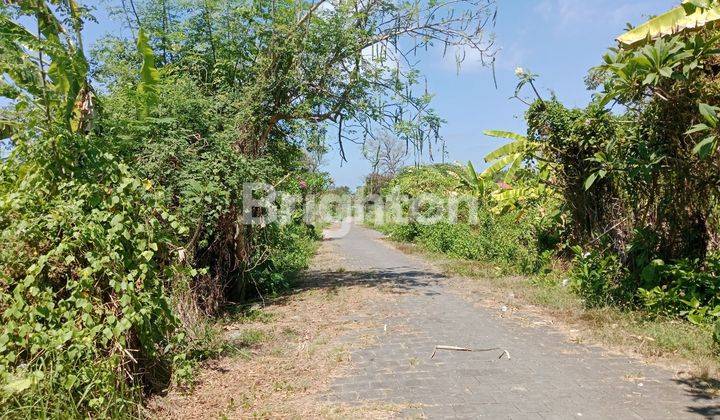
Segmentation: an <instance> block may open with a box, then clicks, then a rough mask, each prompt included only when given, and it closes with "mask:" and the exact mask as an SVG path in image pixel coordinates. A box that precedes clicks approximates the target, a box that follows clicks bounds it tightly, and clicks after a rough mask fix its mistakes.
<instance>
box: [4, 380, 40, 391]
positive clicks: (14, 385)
mask: <svg viewBox="0 0 720 420" xmlns="http://www.w3.org/2000/svg"><path fill="white" fill-rule="evenodd" d="M33 383H34V381H33V378H22V379H17V380H14V381H11V382H9V383H8V384H7V385H5V386H4V387H3V390H4V391H5V392H7V393H9V394H18V393H21V392H23V391H25V390H27V389H29V388H30V387H31V386H33Z"/></svg>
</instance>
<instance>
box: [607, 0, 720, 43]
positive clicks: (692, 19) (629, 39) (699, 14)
mask: <svg viewBox="0 0 720 420" xmlns="http://www.w3.org/2000/svg"><path fill="white" fill-rule="evenodd" d="M685 7H687V9H686V8H685ZM685 7H683V6H678V7H675V8H673V9H671V10H670V11H668V12H666V13H663V14H661V15H659V16H656V17H654V18H652V19H650V20H648V21H647V22H645V23H643V24H642V25H638V26H637V27H636V28H634V29H631V30H629V31H627V32H625V33H624V34H623V35H621V36H619V37H618V38H617V41H618V42H620V43H621V44H624V45H628V46H630V45H635V44H639V43H641V42H643V41H645V40H647V39H656V38H659V37H662V36H665V35H671V34H677V33H679V32H682V31H684V30H688V29H696V28H700V27H703V26H705V25H707V24H708V23H711V22H714V21H716V20H718V19H720V8H719V7H718V6H713V7H712V8H708V9H703V10H701V9H697V8H693V7H692V5H690V6H685ZM691 10H692V13H690V14H688V13H687V12H688V11H691Z"/></svg>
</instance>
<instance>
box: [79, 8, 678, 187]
mask: <svg viewBox="0 0 720 420" xmlns="http://www.w3.org/2000/svg"><path fill="white" fill-rule="evenodd" d="M678 3H679V1H678V0H636V1H627V0H498V4H499V13H498V20H497V26H496V27H495V33H496V44H497V46H498V47H500V48H501V51H500V52H499V53H498V58H497V65H496V75H497V80H498V88H497V89H496V88H495V86H494V84H493V81H492V72H491V71H490V70H488V69H486V68H482V67H481V66H480V65H479V64H478V62H477V60H475V61H473V60H472V58H468V59H467V60H466V62H465V63H464V65H463V67H462V69H461V70H460V73H459V74H458V73H457V69H456V66H455V61H454V58H453V57H448V58H445V59H443V57H442V56H441V54H440V52H438V51H430V52H428V53H426V54H425V57H423V58H424V61H423V63H422V64H421V69H422V71H423V72H424V74H425V75H426V77H427V79H428V84H429V89H430V91H431V92H433V93H434V94H435V97H434V101H433V107H434V108H435V110H436V111H437V112H438V113H439V114H440V115H441V116H442V117H443V118H444V119H445V120H446V121H447V124H446V125H445V126H444V127H443V129H442V134H443V136H444V137H445V139H446V141H447V150H448V152H449V154H448V158H447V160H448V161H449V162H454V161H459V162H462V163H465V162H467V161H468V160H471V161H473V162H474V163H475V164H476V167H484V164H483V163H482V162H483V157H484V156H485V155H486V154H487V153H488V152H489V151H491V150H493V149H495V148H496V147H497V146H498V145H499V144H501V143H499V142H498V140H495V139H492V138H489V137H486V136H484V135H483V134H482V132H483V131H484V130H488V129H497V130H509V131H517V132H524V130H525V124H524V121H523V118H522V116H523V113H524V111H525V108H526V107H525V105H523V104H522V103H521V102H519V101H517V100H510V99H508V98H509V97H510V96H512V95H513V93H514V90H515V85H516V80H517V79H516V77H515V74H514V69H515V68H516V67H517V66H522V67H524V68H527V69H530V70H532V71H533V72H534V73H537V74H539V75H540V79H539V83H538V86H539V87H541V89H542V91H541V92H542V93H543V94H545V95H549V90H552V91H553V92H555V93H556V94H557V96H558V97H559V98H560V100H562V101H563V102H564V103H565V104H566V105H568V106H584V105H586V104H587V102H588V101H589V99H590V95H591V92H588V91H587V90H586V89H585V84H584V78H585V76H586V74H587V71H588V70H589V69H590V68H591V67H593V66H595V65H597V64H599V63H600V60H601V57H602V54H603V53H604V52H605V51H606V49H607V48H608V47H610V46H612V45H613V44H614V41H613V40H614V38H615V37H616V36H617V35H619V34H621V33H622V32H623V30H624V28H625V23H626V22H630V23H633V24H638V23H640V22H643V21H644V20H646V19H647V18H648V16H650V15H654V14H658V13H660V12H663V11H666V10H668V9H670V8H671V7H673V6H675V5H677V4H678ZM103 9H104V8H103V7H102V6H98V10H97V12H96V13H95V15H96V17H97V18H98V21H99V23H98V24H88V25H87V28H86V34H85V36H86V39H87V40H88V41H89V42H90V43H92V42H93V41H94V40H96V39H98V38H99V37H100V36H102V35H103V34H105V33H107V32H109V31H112V32H116V31H118V30H119V25H118V23H116V22H111V21H110V20H109V19H108V17H107V15H106V14H105V12H104V10H103ZM346 148H347V149H348V150H346V152H347V155H348V161H349V162H345V163H342V164H341V162H340V159H339V158H338V155H337V152H330V154H329V155H328V157H327V159H326V160H327V164H326V165H325V170H327V171H328V172H330V174H331V175H332V176H333V178H334V179H335V182H336V184H337V185H348V186H352V187H354V186H357V185H360V184H361V183H362V180H363V177H364V176H365V175H366V174H367V173H368V172H369V171H370V168H369V165H368V164H367V162H365V161H363V159H362V155H361V151H360V150H359V148H358V147H356V146H353V145H346Z"/></svg>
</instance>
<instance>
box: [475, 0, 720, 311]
mask: <svg viewBox="0 0 720 420" xmlns="http://www.w3.org/2000/svg"><path fill="white" fill-rule="evenodd" d="M700 3H702V4H700ZM716 7H717V6H715V5H711V4H709V3H707V2H686V3H685V4H684V5H683V7H680V8H679V9H675V10H673V11H671V12H670V13H669V14H666V15H662V16H660V17H658V18H654V19H652V20H651V21H649V22H648V23H647V24H645V25H641V26H640V27H638V28H637V29H635V30H632V31H630V32H628V34H626V35H625V36H624V37H622V38H621V41H622V44H624V45H623V46H621V47H619V48H613V49H611V51H610V52H609V53H608V54H607V55H606V56H605V57H604V62H603V63H602V64H601V65H600V66H598V67H597V68H595V69H593V70H592V71H591V73H590V76H589V78H588V79H587V80H588V84H589V87H590V88H591V89H595V88H600V92H599V93H598V94H597V95H596V99H595V101H593V103H591V104H590V105H589V106H588V107H586V108H584V109H568V108H566V107H565V106H563V105H562V104H561V103H559V102H558V101H557V100H556V99H555V98H551V99H550V100H543V99H542V98H538V99H537V100H536V101H535V102H534V103H532V104H530V106H529V109H528V111H527V115H526V117H527V123H528V139H525V138H524V137H521V136H512V139H513V140H514V142H511V143H509V144H507V145H505V146H503V147H501V148H500V149H498V150H497V151H496V152H493V153H491V154H490V155H489V156H488V159H489V160H490V161H492V162H496V163H495V164H494V165H492V166H491V169H489V172H490V173H492V172H494V171H496V170H497V169H498V168H505V167H507V168H508V173H509V174H511V175H512V176H510V178H509V179H506V183H507V184H509V185H512V184H519V185H522V184H523V183H528V182H537V183H539V184H540V185H543V186H544V188H547V189H548V190H550V191H552V192H553V194H554V197H556V198H557V200H547V201H544V202H528V203H526V204H525V205H524V206H522V207H524V208H528V209H537V208H538V206H540V207H543V206H544V208H545V212H544V214H559V217H555V222H556V223H557V230H558V231H559V232H561V236H562V239H563V240H562V242H561V243H563V244H566V245H568V247H567V248H564V249H565V250H572V251H574V252H573V254H574V255H576V258H575V268H574V269H573V271H572V277H573V287H574V288H575V290H577V291H578V293H579V294H580V295H581V296H582V297H583V299H584V300H585V302H586V304H587V305H588V306H599V305H607V304H616V305H622V306H632V307H639V308H643V309H646V310H648V311H650V312H651V313H654V314H662V315H665V316H668V315H669V316H683V317H685V318H687V319H688V320H689V321H691V322H693V323H700V324H702V323H709V322H717V320H718V317H719V316H720V306H718V301H717V296H718V281H717V278H718V277H717V276H716V274H715V268H714V267H715V266H716V264H717V261H718V257H717V251H718V224H717V220H718V198H720V189H719V188H720V184H718V182H717V176H716V173H717V167H718V155H717V147H718V142H717V135H718V133H717V128H718V108H717V107H715V106H714V105H712V104H717V103H718V102H719V101H720V97H718V89H717V86H718V80H717V71H716V66H717V60H718V44H719V42H720V38H719V37H718V33H717V30H715V29H713V28H712V27H711V26H709V25H708V26H703V25H704V24H705V22H706V21H710V20H712V19H711V18H712V16H714V14H715V13H716V11H715V8H716ZM699 16H703V17H702V18H699ZM690 20H692V21H693V22H696V23H697V24H693V25H692V27H691V26H688V25H685V24H684V23H683V22H688V21H690ZM700 20H702V25H701V24H699V23H698V22H700ZM689 29H693V30H692V31H690V30H689ZM641 40H642V41H644V42H642V43H641V42H640V41H641ZM523 74H525V73H523ZM521 76H522V74H521ZM534 80H535V78H534V77H533V79H532V80H531V81H530V83H531V84H532V81H534ZM526 83H528V82H527V81H526V80H524V79H523V78H522V77H521V87H522V85H524V84H526ZM533 87H534V86H533ZM535 93H537V90H535ZM608 104H620V105H622V109H621V110H616V111H615V112H611V111H610V110H608V109H606V106H607V105H608ZM489 134H494V133H489ZM524 142H530V143H531V144H532V145H533V147H532V148H522V147H520V145H521V144H523V143H524ZM516 151H520V152H519V153H516ZM498 158H500V159H498ZM516 162H520V164H521V166H524V168H525V169H526V170H525V171H514V170H513V167H512V166H508V165H517V163H516ZM518 194H519V192H518ZM491 197H493V196H492V195H491ZM496 202H497V203H499V204H500V205H501V206H502V204H503V202H502V200H496ZM548 205H549V206H550V207H548ZM556 212H557V213H556ZM564 252H567V251H564ZM561 255H562V254H561Z"/></svg>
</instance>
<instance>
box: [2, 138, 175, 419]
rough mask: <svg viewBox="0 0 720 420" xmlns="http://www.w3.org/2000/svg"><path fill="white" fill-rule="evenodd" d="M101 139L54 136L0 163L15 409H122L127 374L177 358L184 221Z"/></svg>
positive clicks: (6, 326)
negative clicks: (176, 284)
mask: <svg viewBox="0 0 720 420" xmlns="http://www.w3.org/2000/svg"><path fill="white" fill-rule="evenodd" d="M104 149H105V147H104V142H103V141H102V140H100V139H98V138H94V137H82V136H68V135H65V134H59V135H57V136H54V137H49V138H46V139H43V140H42V141H36V142H30V143H19V144H18V147H16V148H15V150H14V151H13V153H12V154H11V156H10V158H9V159H8V160H7V161H6V162H4V164H3V165H2V166H0V170H1V171H2V174H3V183H2V186H1V187H0V188H1V190H0V191H1V192H2V199H1V200H0V241H2V243H3V246H2V247H1V248H0V267H2V271H0V384H1V385H2V387H3V391H4V392H2V393H0V405H2V406H3V407H4V408H5V409H7V410H10V412H14V413H15V414H14V415H17V416H29V417H36V416H45V415H58V416H63V415H78V414H77V413H84V412H95V413H98V415H102V416H112V415H114V413H117V412H132V410H133V409H134V407H133V398H131V394H132V393H135V392H138V390H137V389H133V385H132V384H138V383H141V382H142V383H145V384H146V385H147V386H151V387H153V386H157V387H159V388H162V387H164V386H167V384H168V382H169V380H170V372H171V370H172V368H173V367H174V366H173V365H174V364H178V363H179V365H177V366H175V367H179V368H181V369H180V371H182V370H183V369H184V368H185V366H184V365H183V364H184V363H185V362H184V360H183V358H182V357H181V356H179V354H180V353H178V352H177V350H178V348H177V347H178V346H181V345H182V335H181V334H180V333H179V331H178V330H177V329H176V327H177V325H178V323H177V319H176V318H175V315H174V314H173V310H172V308H171V306H170V300H169V298H168V296H169V294H168V290H167V287H168V281H169V280H170V279H171V278H173V277H175V276H179V277H180V276H185V275H189V273H187V272H186V271H184V270H183V269H182V267H178V266H177V262H178V255H177V253H176V252H175V250H176V249H177V246H176V243H175V241H174V238H175V237H176V236H177V234H178V233H181V232H182V231H183V229H184V228H183V227H182V226H179V225H178V224H177V220H176V218H175V216H173V215H172V214H170V213H169V212H168V211H167V210H166V209H165V208H164V206H163V201H164V200H163V194H162V192H160V191H156V190H155V189H154V188H153V186H152V184H151V183H149V182H148V181H146V180H141V179H138V178H136V177H134V176H133V175H132V173H131V172H130V171H129V168H128V166H127V165H125V164H123V163H120V162H118V161H117V159H116V158H115V157H114V156H113V155H111V154H109V153H108V152H106V151H105V150H104ZM58 159H59V161H61V162H64V164H58ZM78 162H82V165H78V164H77V163H78ZM178 356H179V357H178ZM176 379H178V380H182V379H183V378H182V377H177V376H176ZM185 379H187V378H185ZM125 384H129V385H128V386H126V385H125ZM30 388H33V389H34V392H27V390H28V389H30ZM118 394H120V396H119V397H118ZM123 394H125V395H123ZM49 395H53V396H55V398H48V396H49ZM70 402H72V404H69V403H70ZM68 407H73V410H76V413H75V414H73V413H67V412H65V410H68ZM118 410H119V411H118Z"/></svg>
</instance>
